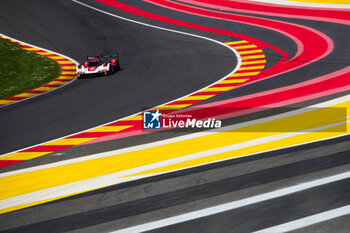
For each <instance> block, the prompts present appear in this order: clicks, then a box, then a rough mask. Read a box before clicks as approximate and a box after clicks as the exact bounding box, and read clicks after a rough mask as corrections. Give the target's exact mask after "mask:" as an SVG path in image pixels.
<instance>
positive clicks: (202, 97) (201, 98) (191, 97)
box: [181, 95, 214, 100]
mask: <svg viewBox="0 0 350 233" xmlns="http://www.w3.org/2000/svg"><path fill="white" fill-rule="evenodd" d="M213 96H214V95H194V96H187V97H185V98H183V99H181V100H205V99H209V98H211V97H213Z"/></svg>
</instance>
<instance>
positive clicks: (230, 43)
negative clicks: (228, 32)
mask: <svg viewBox="0 0 350 233" xmlns="http://www.w3.org/2000/svg"><path fill="white" fill-rule="evenodd" d="M245 43H249V42H248V41H246V40H240V41H232V42H226V43H225V44H227V45H236V44H245Z"/></svg>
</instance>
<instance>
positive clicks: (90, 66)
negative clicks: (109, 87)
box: [77, 55, 120, 78]
mask: <svg viewBox="0 0 350 233" xmlns="http://www.w3.org/2000/svg"><path fill="white" fill-rule="evenodd" d="M119 69H120V65H119V55H111V56H102V55H101V56H92V57H89V56H87V57H86V62H84V65H79V66H78V67H77V78H80V77H85V76H93V75H108V74H112V73H114V72H116V71H117V70H119Z"/></svg>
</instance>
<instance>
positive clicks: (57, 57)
mask: <svg viewBox="0 0 350 233" xmlns="http://www.w3.org/2000/svg"><path fill="white" fill-rule="evenodd" d="M50 58H51V59H53V60H55V59H66V60H67V58H65V57H62V56H50ZM67 61H69V60H67Z"/></svg>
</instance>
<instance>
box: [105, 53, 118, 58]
mask: <svg viewBox="0 0 350 233" xmlns="http://www.w3.org/2000/svg"><path fill="white" fill-rule="evenodd" d="M103 58H117V59H119V53H117V54H116V55H109V56H103Z"/></svg>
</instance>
